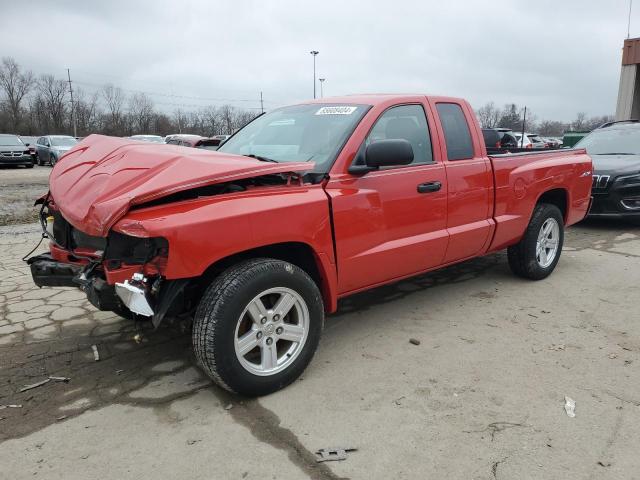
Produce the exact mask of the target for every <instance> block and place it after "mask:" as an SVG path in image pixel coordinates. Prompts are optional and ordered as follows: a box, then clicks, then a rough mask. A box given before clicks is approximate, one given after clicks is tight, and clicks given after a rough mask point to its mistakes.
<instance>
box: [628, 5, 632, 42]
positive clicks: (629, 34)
mask: <svg viewBox="0 0 640 480" xmlns="http://www.w3.org/2000/svg"><path fill="white" fill-rule="evenodd" d="M632 6H633V0H629V19H628V20H627V38H629V37H631V7H632Z"/></svg>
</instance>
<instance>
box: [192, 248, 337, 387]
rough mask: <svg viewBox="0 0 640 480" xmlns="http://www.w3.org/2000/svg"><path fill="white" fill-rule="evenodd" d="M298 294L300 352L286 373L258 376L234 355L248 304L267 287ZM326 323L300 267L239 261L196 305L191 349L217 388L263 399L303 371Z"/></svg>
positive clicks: (313, 288) (315, 293)
mask: <svg viewBox="0 0 640 480" xmlns="http://www.w3.org/2000/svg"><path fill="white" fill-rule="evenodd" d="M277 287H280V288H282V287H284V288H287V289H290V290H293V291H294V292H296V293H297V294H298V295H299V296H300V297H301V298H302V300H303V301H304V303H305V304H306V307H307V309H308V312H309V322H308V333H307V337H306V341H305V342H304V344H303V345H302V348H301V350H300V353H298V354H297V356H296V357H295V359H294V360H293V361H292V362H291V363H290V364H289V366H288V367H286V368H285V369H284V370H281V371H279V372H276V373H273V374H270V375H267V376H260V375H256V374H255V373H252V372H250V371H249V370H248V369H246V368H245V367H244V366H243V365H242V364H241V363H240V360H239V359H238V356H237V355H236V351H235V347H234V340H235V338H236V326H237V325H238V321H239V319H240V316H241V315H242V312H243V311H244V309H245V308H246V307H247V306H248V305H249V303H250V302H251V300H252V299H254V297H256V296H257V295H259V294H260V293H261V292H264V291H266V290H268V289H270V288H277ZM323 324H324V307H323V302H322V296H321V295H320V291H319V290H318V287H317V285H316V284H315V282H314V281H313V280H312V279H311V277H310V276H309V275H308V274H307V273H306V272H305V271H304V270H302V269H301V268H299V267H297V266H295V265H292V264H290V263H288V262H284V261H281V260H275V259H271V258H257V259H252V260H247V261H244V262H241V263H239V264H237V265H234V266H233V267H231V268H229V269H227V270H226V271H224V272H223V273H222V274H220V275H219V276H218V277H217V278H216V279H215V280H214V281H213V282H212V283H211V285H209V287H208V288H207V289H206V291H205V293H204V295H203V296H202V298H201V300H200V304H199V305H198V308H197V310H196V314H195V318H194V323H193V347H194V351H195V355H196V358H197V360H198V362H199V363H200V365H201V366H202V368H203V370H204V371H205V372H206V373H207V375H208V376H209V377H211V378H212V379H213V381H214V382H216V383H217V384H218V385H220V386H221V387H223V388H225V389H227V390H229V391H231V392H234V393H239V394H242V395H247V396H259V395H266V394H269V393H272V392H275V391H276V390H280V389H281V388H284V387H286V386H287V385H289V384H290V383H291V382H293V381H294V380H295V379H296V378H298V377H299V376H300V375H301V374H302V372H303V371H304V369H305V368H306V367H307V365H308V364H309V362H310V361H311V359H312V358H313V355H314V353H315V351H316V349H317V347H318V343H319V341H320V336H321V334H322V328H323Z"/></svg>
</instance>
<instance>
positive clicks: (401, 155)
mask: <svg viewBox="0 0 640 480" xmlns="http://www.w3.org/2000/svg"><path fill="white" fill-rule="evenodd" d="M364 162H365V165H366V166H367V167H370V168H379V167H390V166H395V165H409V164H410V163H411V162H413V147H412V146H411V144H410V143H409V142H408V141H407V140H404V139H392V140H379V141H377V142H373V143H371V144H369V145H368V146H367V149H366V150H365V153H364Z"/></svg>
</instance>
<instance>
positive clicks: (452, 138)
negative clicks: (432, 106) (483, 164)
mask: <svg viewBox="0 0 640 480" xmlns="http://www.w3.org/2000/svg"><path fill="white" fill-rule="evenodd" d="M436 108H437V110H438V115H439V116H440V122H441V123H442V128H443V129H444V139H445V143H446V144H447V158H448V159H449V160H462V159H465V158H473V142H472V141H471V133H470V132H469V125H468V124H467V119H466V118H465V117H464V113H463V111H462V108H460V105H458V104H457V103H438V104H436Z"/></svg>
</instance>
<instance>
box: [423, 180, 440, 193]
mask: <svg viewBox="0 0 640 480" xmlns="http://www.w3.org/2000/svg"><path fill="white" fill-rule="evenodd" d="M441 188H442V183H440V182H426V183H421V184H420V185H418V193H429V192H437V191H438V190H440V189H441Z"/></svg>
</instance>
